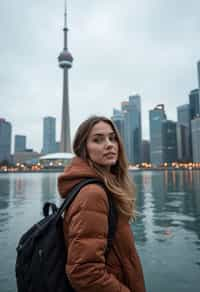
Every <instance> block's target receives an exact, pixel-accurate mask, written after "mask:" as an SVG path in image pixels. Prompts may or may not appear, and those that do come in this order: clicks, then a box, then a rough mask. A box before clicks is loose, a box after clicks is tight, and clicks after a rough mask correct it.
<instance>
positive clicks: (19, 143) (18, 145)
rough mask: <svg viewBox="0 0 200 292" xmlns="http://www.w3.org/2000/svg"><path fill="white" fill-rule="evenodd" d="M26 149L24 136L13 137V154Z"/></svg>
mask: <svg viewBox="0 0 200 292" xmlns="http://www.w3.org/2000/svg"><path fill="white" fill-rule="evenodd" d="M25 149H26V136H23V135H15V151H14V152H15V153H16V152H23V151H25Z"/></svg>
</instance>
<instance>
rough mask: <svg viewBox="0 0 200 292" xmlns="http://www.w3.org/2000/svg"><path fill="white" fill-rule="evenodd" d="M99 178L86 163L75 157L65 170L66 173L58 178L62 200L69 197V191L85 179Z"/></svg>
mask: <svg viewBox="0 0 200 292" xmlns="http://www.w3.org/2000/svg"><path fill="white" fill-rule="evenodd" d="M91 177H92V178H98V177H99V176H98V175H97V173H96V172H95V170H94V169H93V168H91V167H90V166H89V165H88V163H87V162H86V161H84V160H83V159H81V158H79V157H74V158H73V159H72V161H71V163H70V164H69V165H68V166H67V167H66V168H65V170H64V173H63V174H61V175H60V176H59V177H58V191H59V193H60V196H61V197H62V198H65V197H66V196H67V193H68V191H69V190H70V189H71V188H72V187H73V186H74V185H75V184H77V183H79V182H80V181H81V180H82V179H84V178H91Z"/></svg>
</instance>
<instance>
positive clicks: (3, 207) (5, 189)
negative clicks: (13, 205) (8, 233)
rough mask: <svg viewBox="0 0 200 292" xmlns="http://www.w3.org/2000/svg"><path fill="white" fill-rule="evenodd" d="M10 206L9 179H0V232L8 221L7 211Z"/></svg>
mask: <svg viewBox="0 0 200 292" xmlns="http://www.w3.org/2000/svg"><path fill="white" fill-rule="evenodd" d="M9 204H10V180H9V177H5V178H2V179H0V232H2V231H3V230H4V228H5V224H6V223H7V221H8V219H9V215H8V210H9Z"/></svg>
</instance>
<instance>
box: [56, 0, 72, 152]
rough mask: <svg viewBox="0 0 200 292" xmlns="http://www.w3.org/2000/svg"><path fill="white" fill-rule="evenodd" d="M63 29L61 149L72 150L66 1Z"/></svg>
mask: <svg viewBox="0 0 200 292" xmlns="http://www.w3.org/2000/svg"><path fill="white" fill-rule="evenodd" d="M63 31H64V48H63V51H62V52H61V53H60V55H59V57H58V62H59V66H60V68H62V69H63V103H62V119H61V121H62V122H61V123H62V124H61V142H60V151H61V152H71V138H70V116H69V82H68V70H69V69H70V68H71V67H72V62H73V57H72V55H71V53H70V52H69V50H68V42H67V32H68V28H67V7H66V2H65V13H64V28H63Z"/></svg>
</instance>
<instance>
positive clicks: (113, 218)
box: [56, 178, 117, 255]
mask: <svg viewBox="0 0 200 292" xmlns="http://www.w3.org/2000/svg"><path fill="white" fill-rule="evenodd" d="M88 184H98V185H100V186H102V187H103V188H104V190H105V191H106V193H107V196H108V202H109V213H108V237H107V247H106V251H105V255H107V254H108V252H109V250H110V248H111V245H112V240H113V238H114V234H115V230H116V225H117V209H116V206H115V204H114V201H113V199H112V195H111V194H110V193H109V192H108V190H107V189H106V187H105V185H104V183H103V182H102V181H101V180H99V179H96V178H88V179H84V180H82V181H81V182H80V183H78V184H76V185H75V186H74V187H73V188H72V189H71V190H70V191H69V193H68V195H67V198H66V199H65V200H64V202H63V203H62V205H61V206H60V208H59V209H58V210H57V214H56V217H57V219H59V218H60V216H61V215H62V214H63V212H64V211H65V209H66V208H69V206H70V204H71V203H72V201H73V200H74V198H75V197H76V195H77V194H78V193H79V191H80V190H81V188H83V187H84V186H86V185H88Z"/></svg>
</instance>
